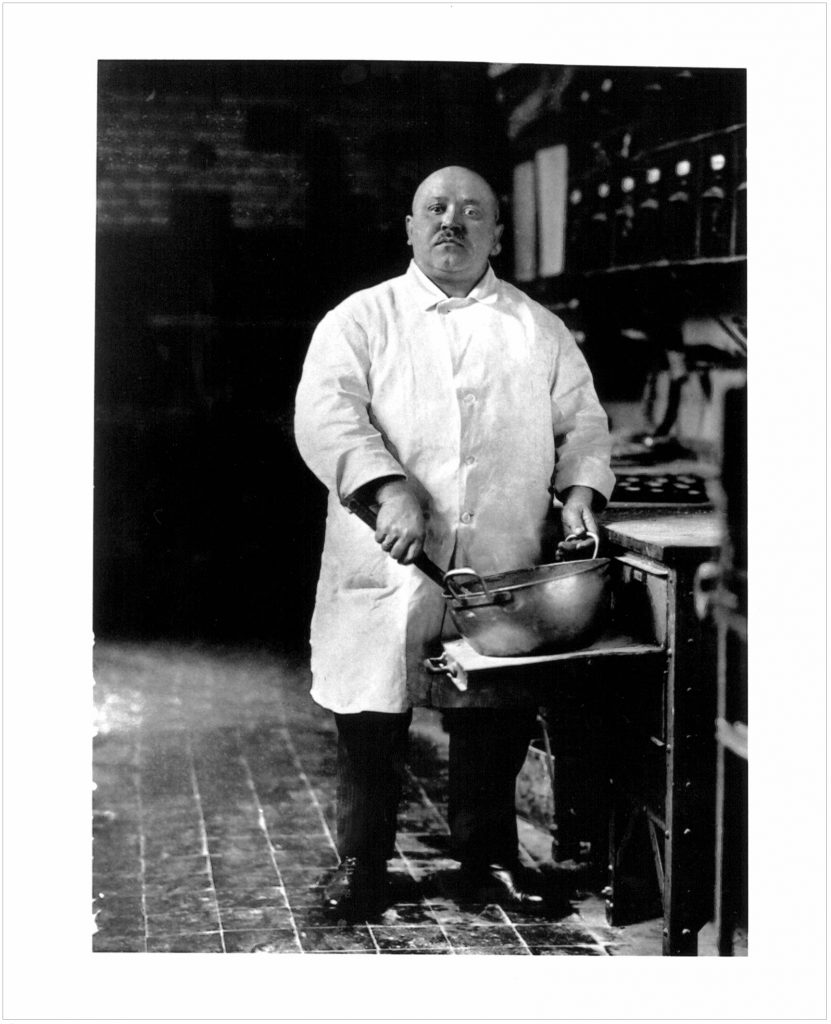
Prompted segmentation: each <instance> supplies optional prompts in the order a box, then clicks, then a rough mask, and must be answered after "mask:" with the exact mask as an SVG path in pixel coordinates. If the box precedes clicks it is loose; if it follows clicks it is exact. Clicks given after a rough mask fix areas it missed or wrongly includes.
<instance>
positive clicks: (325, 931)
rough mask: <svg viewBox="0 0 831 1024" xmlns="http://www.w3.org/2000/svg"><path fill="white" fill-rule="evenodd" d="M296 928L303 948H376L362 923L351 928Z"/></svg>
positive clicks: (333, 950)
mask: <svg viewBox="0 0 831 1024" xmlns="http://www.w3.org/2000/svg"><path fill="white" fill-rule="evenodd" d="M298 929H299V933H300V942H301V944H302V946H303V949H304V950H312V949H315V950H328V951H330V952H335V951H337V950H362V951H365V952H369V953H374V952H375V950H376V945H375V943H374V942H373V941H372V936H371V935H370V933H369V929H368V928H367V927H366V926H364V925H355V926H353V927H351V928H337V927H328V928H327V927H315V928H312V927H304V928H301V927H299V926H298Z"/></svg>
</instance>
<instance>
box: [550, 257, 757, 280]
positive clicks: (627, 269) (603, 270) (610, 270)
mask: <svg viewBox="0 0 831 1024" xmlns="http://www.w3.org/2000/svg"><path fill="white" fill-rule="evenodd" d="M739 263H747V256H746V255H742V256H701V257H697V258H696V259H692V260H655V261H653V262H652V263H627V264H624V265H623V266H619V267H598V268H597V269H595V270H575V271H572V274H573V276H574V277H599V276H602V275H604V274H627V273H632V272H633V271H636V270H676V269H679V268H681V267H717V266H725V265H730V264H739ZM566 272H567V273H568V270H567V271H566Z"/></svg>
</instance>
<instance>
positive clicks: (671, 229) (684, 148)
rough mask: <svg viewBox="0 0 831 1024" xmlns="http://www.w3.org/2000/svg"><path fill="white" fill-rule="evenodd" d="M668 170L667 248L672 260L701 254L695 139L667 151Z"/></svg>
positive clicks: (665, 155) (664, 158) (665, 237)
mask: <svg viewBox="0 0 831 1024" xmlns="http://www.w3.org/2000/svg"><path fill="white" fill-rule="evenodd" d="M663 162H664V166H665V168H666V170H667V174H666V177H667V182H666V202H665V203H664V219H663V248H664V252H665V253H666V256H667V258H668V259H670V260H688V259H693V258H694V257H695V256H696V255H697V220H698V218H697V214H696V208H697V205H698V204H697V192H698V188H697V182H698V172H699V167H698V147H697V146H696V145H694V144H692V143H687V144H684V145H681V146H673V147H671V148H670V149H667V150H665V151H664V153H663Z"/></svg>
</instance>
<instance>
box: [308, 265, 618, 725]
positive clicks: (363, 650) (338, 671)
mask: <svg viewBox="0 0 831 1024" xmlns="http://www.w3.org/2000/svg"><path fill="white" fill-rule="evenodd" d="M295 432H296V439H297V445H298V448H299V450H300V453H301V455H302V456H303V458H304V459H305V461H306V462H307V464H308V465H309V467H310V468H311V469H312V471H313V472H314V473H315V474H316V475H317V476H318V477H319V478H320V480H322V481H323V483H324V484H325V485H326V486H327V488H328V489H329V502H328V515H327V522H326V538H325V542H324V548H323V556H322V562H321V569H320V577H319V581H318V588H317V597H316V603H315V611H314V615H313V618H312V632H311V644H312V677H313V684H312V691H311V692H312V697H313V698H314V699H315V700H316V701H317V702H318V703H319V704H321V705H322V706H323V707H326V708H330V709H331V710H332V711H335V712H340V713H350V712H358V711H386V712H400V711H404V710H406V708H407V707H409V706H410V704H411V702H412V701H411V696H410V694H411V693H412V692H414V690H417V689H418V686H417V685H416V684H417V682H418V680H419V679H420V678H421V680H422V682H423V676H422V673H423V668H422V659H423V657H424V654H425V649H426V647H427V645H428V644H430V642H431V641H435V638H436V637H437V636H439V634H440V632H441V630H442V622H443V618H444V609H445V604H444V599H443V597H442V594H441V590H440V589H439V587H437V586H436V584H434V583H432V582H431V581H430V580H428V579H427V578H426V577H425V576H424V575H423V574H422V573H421V572H420V571H419V570H418V569H416V568H415V567H414V566H402V565H399V564H398V563H397V562H395V561H394V560H393V559H392V558H390V556H389V555H387V554H386V553H385V552H384V551H382V550H381V548H380V547H379V545H378V544H377V543H376V541H375V538H374V535H373V531H372V530H371V529H370V528H369V527H368V526H367V525H366V524H365V523H363V522H362V521H361V520H359V519H358V518H357V517H356V516H354V515H352V514H350V513H349V512H348V511H347V510H346V509H345V508H344V507H343V505H342V502H343V500H344V499H345V498H347V497H348V496H349V495H351V494H353V493H354V492H355V491H356V490H358V489H359V488H360V487H362V486H363V485H364V484H367V483H370V482H372V481H373V480H377V479H378V478H379V477H384V476H392V475H398V476H406V477H407V478H408V479H409V480H410V482H411V484H412V485H413V486H415V488H416V489H417V491H418V493H419V494H420V495H421V497H422V500H423V503H424V507H425V511H426V514H427V516H428V518H427V538H426V542H425V552H426V554H427V555H428V556H429V557H430V558H431V559H433V561H434V562H436V563H437V564H438V565H439V566H440V567H442V568H445V569H446V568H449V567H450V565H451V563H452V564H455V565H469V566H472V567H473V568H474V569H476V570H477V571H478V572H480V573H482V574H486V573H492V572H500V571H505V570H509V569H517V568H520V567H523V566H529V565H534V564H535V563H536V562H537V560H538V555H539V552H540V542H541V533H542V529H543V524H544V522H545V520H546V517H547V515H548V512H549V509H550V507H551V495H550V493H549V487H550V486H551V485H552V482H553V484H554V487H555V489H556V491H558V492H561V491H562V490H564V489H565V488H567V487H570V486H573V485H576V484H582V485H585V486H588V487H592V488H594V489H595V490H596V491H599V492H600V493H601V494H603V495H604V496H605V497H607V498H608V496H609V495H610V494H611V490H612V486H613V483H614V476H613V475H612V473H611V471H610V469H609V457H610V442H609V434H608V422H607V418H606V414H605V413H604V412H603V409H602V408H601V406H600V404H599V402H598V400H597V396H596V394H595V391H594V387H593V384H592V380H591V374H590V372H589V369H588V366H587V365H586V362H585V360H584V358H583V356H582V354H581V352H580V350H579V349H578V347H577V344H576V342H575V341H574V339H573V338H572V336H571V334H570V333H569V331H568V330H567V328H566V327H565V325H564V324H563V323H562V321H561V320H560V319H559V318H558V317H556V316H554V315H553V314H552V313H551V312H549V311H548V310H546V309H545V308H544V307H543V306H541V305H539V304H538V303H536V302H534V301H533V300H532V299H530V298H528V296H526V295H525V294H524V293H523V292H521V291H519V290H518V289H517V288H514V287H513V286H512V285H510V284H508V283H506V282H504V281H500V280H498V279H497V277H496V276H495V275H494V273H493V271H492V270H491V269H490V268H488V271H487V273H486V275H485V277H484V278H483V279H482V280H481V281H480V282H479V284H478V285H477V286H476V287H475V288H474V289H473V291H471V293H470V294H469V295H468V296H467V297H465V298H448V297H447V296H446V295H445V294H444V293H443V292H442V291H441V290H440V289H439V288H438V287H436V286H435V285H434V284H433V283H432V282H431V281H430V280H429V279H428V278H427V277H426V276H425V275H424V274H422V273H421V271H420V270H419V269H418V268H417V267H416V266H415V264H414V263H411V264H410V267H409V269H408V270H407V273H406V274H404V275H402V276H401V277H397V278H393V279H392V280H389V281H385V282H383V283H382V284H380V285H377V286H376V287H374V288H369V289H366V290H364V291H360V292H357V293H356V294H354V295H352V296H350V297H349V298H348V299H346V300H345V301H344V302H342V303H341V304H340V305H339V306H337V307H336V308H335V309H334V310H332V311H331V312H329V313H327V315H326V316H325V317H324V319H323V320H322V321H321V323H320V325H319V326H318V328H317V330H316V331H315V333H314V336H313V338H312V342H311V345H310V347H309V351H308V354H307V357H306V361H305V365H304V368H303V374H302V378H301V381H300V386H299V388H298V392H297V403H296V413H295ZM408 680H409V682H410V684H411V688H410V691H409V693H408Z"/></svg>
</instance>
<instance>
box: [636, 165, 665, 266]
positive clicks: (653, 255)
mask: <svg viewBox="0 0 831 1024" xmlns="http://www.w3.org/2000/svg"><path fill="white" fill-rule="evenodd" d="M634 177H635V186H636V189H637V201H636V206H635V222H634V231H633V237H632V256H633V260H634V261H635V262H638V263H654V262H655V261H656V260H659V259H661V257H662V255H663V253H662V250H661V223H662V215H661V209H662V198H663V196H662V192H663V182H662V169H661V165H660V162H659V161H658V160H656V159H652V158H649V157H647V159H645V160H644V161H643V162H642V163H641V164H640V166H639V167H638V168H637V170H636V172H635V175H634Z"/></svg>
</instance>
